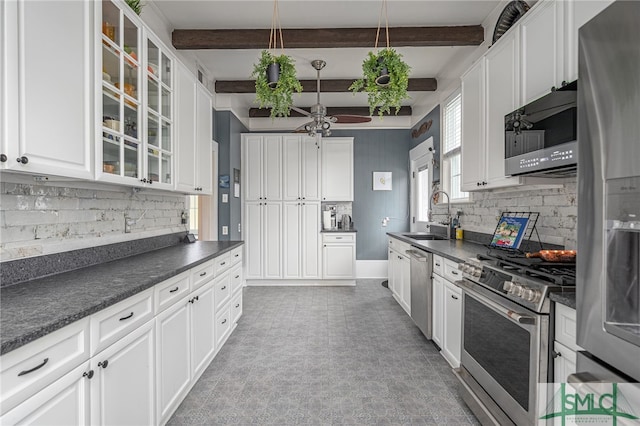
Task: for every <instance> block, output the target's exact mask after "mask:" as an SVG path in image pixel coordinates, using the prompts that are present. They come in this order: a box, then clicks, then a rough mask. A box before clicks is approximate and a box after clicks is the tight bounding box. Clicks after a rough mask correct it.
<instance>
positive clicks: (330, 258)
mask: <svg viewBox="0 0 640 426" xmlns="http://www.w3.org/2000/svg"><path fill="white" fill-rule="evenodd" d="M355 263H356V233H355V232H350V233H333V232H332V233H323V234H322V277H323V278H324V279H326V280H352V279H353V278H354V276H355Z"/></svg>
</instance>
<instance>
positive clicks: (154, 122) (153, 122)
mask: <svg viewBox="0 0 640 426" xmlns="http://www.w3.org/2000/svg"><path fill="white" fill-rule="evenodd" d="M158 128H159V124H158V119H157V118H156V117H154V116H153V115H151V114H149V118H148V120H147V143H148V144H149V145H153V146H158V144H159V142H158V133H159V132H158Z"/></svg>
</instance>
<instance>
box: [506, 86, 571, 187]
mask: <svg viewBox="0 0 640 426" xmlns="http://www.w3.org/2000/svg"><path fill="white" fill-rule="evenodd" d="M577 86H578V84H577V81H574V82H573V83H569V84H567V85H565V86H563V87H562V88H560V89H558V90H554V91H552V92H551V93H549V94H547V95H545V96H543V97H541V98H539V99H536V100H535V101H533V102H531V103H529V104H527V105H525V106H523V107H522V108H518V109H517V110H515V111H513V112H511V113H509V114H507V115H506V116H505V118H504V128H505V132H504V133H505V135H504V140H505V151H504V152H505V172H506V174H507V175H512V176H515V175H532V176H545V177H566V176H575V175H576V170H577V165H578V141H577V108H576V106H577Z"/></svg>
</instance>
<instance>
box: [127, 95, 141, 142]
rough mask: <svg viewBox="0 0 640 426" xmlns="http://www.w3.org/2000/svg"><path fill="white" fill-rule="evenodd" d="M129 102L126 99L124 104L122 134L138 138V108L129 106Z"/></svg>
mask: <svg viewBox="0 0 640 426" xmlns="http://www.w3.org/2000/svg"><path fill="white" fill-rule="evenodd" d="M129 102H130V101H126V102H125V106H124V134H125V135H127V136H131V137H132V138H135V139H138V108H137V107H136V106H135V105H134V106H130V105H129V104H128V103H129Z"/></svg>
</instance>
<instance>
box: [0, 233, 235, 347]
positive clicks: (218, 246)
mask: <svg viewBox="0 0 640 426" xmlns="http://www.w3.org/2000/svg"><path fill="white" fill-rule="evenodd" d="M242 244H243V243H242V242H241V241H199V242H196V243H194V244H180V245H175V246H172V247H167V248H163V249H159V250H155V251H151V252H147V253H143V254H138V255H135V256H130V257H127V258H124V259H120V260H114V261H112V262H107V263H102V264H99V265H95V266H89V267H86V268H82V269H77V270H74V271H69V272H64V273H60V274H56V275H51V276H48V277H43V278H39V279H34V280H31V281H26V282H23V283H20V284H15V285H11V286H8V287H3V288H2V289H0V329H1V330H2V336H1V342H2V343H1V346H0V355H3V354H5V353H7V352H10V351H12V350H14V349H17V348H19V347H20V346H23V345H25V344H27V343H29V342H31V341H33V340H35V339H37V338H39V337H42V336H44V335H46V334H48V333H51V332H53V331H55V330H57V329H60V328H62V327H64V326H65V325H67V324H70V323H72V322H74V321H77V320H79V319H81V318H84V317H86V316H88V315H91V314H93V313H95V312H98V311H100V310H101V309H104V308H106V307H108V306H111V305H113V304H115V303H117V302H119V301H121V300H124V299H126V298H128V297H130V296H133V295H134V294H136V293H139V292H141V291H143V290H146V289H148V288H150V287H152V286H154V285H155V284H158V283H160V282H162V281H164V280H166V279H168V278H171V277H173V276H175V275H177V274H179V273H181V272H184V271H186V270H188V269H191V268H193V267H194V266H197V265H199V264H201V263H204V262H206V261H207V260H210V259H212V258H214V257H216V256H219V255H221V254H223V253H226V252H228V251H230V250H232V249H234V248H236V247H238V246H240V245H242Z"/></svg>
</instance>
